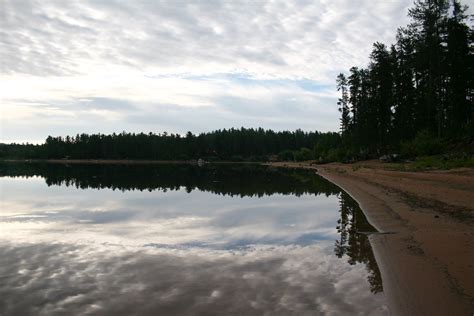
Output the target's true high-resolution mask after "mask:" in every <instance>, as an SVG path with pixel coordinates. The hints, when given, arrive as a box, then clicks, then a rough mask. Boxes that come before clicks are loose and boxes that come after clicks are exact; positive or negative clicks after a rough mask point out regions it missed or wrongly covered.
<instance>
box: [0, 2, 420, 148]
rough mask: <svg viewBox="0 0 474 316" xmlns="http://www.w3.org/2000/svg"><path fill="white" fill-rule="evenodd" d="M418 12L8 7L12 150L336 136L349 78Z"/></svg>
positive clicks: (0, 38)
mask: <svg viewBox="0 0 474 316" xmlns="http://www.w3.org/2000/svg"><path fill="white" fill-rule="evenodd" d="M411 3H412V0H379V1H374V0H315V1H286V0H284V1H268V2H264V1H181V0H176V1H172V0H167V1H151V0H149V1H112V0H103V1H96V0H94V1H59V0H58V1H22V0H11V1H9V0H0V31H1V33H0V64H1V73H0V93H1V116H2V117H1V135H0V136H1V137H0V141H2V142H11V141H17V142H22V141H29V142H42V141H44V139H45V138H46V136H47V135H67V134H70V135H72V134H76V133H83V132H86V133H96V132H101V133H112V132H121V131H123V130H125V131H130V132H141V131H143V132H150V131H151V132H163V131H167V132H169V133H170V132H172V133H184V132H186V131H188V130H190V131H192V132H194V133H198V132H203V131H210V130H214V129H219V128H230V127H241V126H244V127H259V126H261V127H264V128H272V129H275V130H294V129H296V128H301V129H303V130H320V131H336V130H337V128H338V117H339V114H338V112H337V105H336V99H337V92H336V89H335V77H336V75H337V73H339V72H341V71H346V70H347V69H348V68H349V67H351V66H352V65H359V66H364V65H366V63H367V61H368V54H369V53H370V50H371V47H372V43H373V42H375V41H377V40H378V41H382V42H385V43H391V42H393V41H394V37H395V30H396V28H397V27H399V26H403V25H406V24H407V22H408V19H407V17H406V14H407V10H408V7H409V6H410V5H411Z"/></svg>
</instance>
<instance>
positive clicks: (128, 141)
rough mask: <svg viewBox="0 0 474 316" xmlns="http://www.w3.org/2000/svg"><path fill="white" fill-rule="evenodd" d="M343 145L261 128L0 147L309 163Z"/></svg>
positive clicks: (30, 153) (0, 154) (39, 154)
mask: <svg viewBox="0 0 474 316" xmlns="http://www.w3.org/2000/svg"><path fill="white" fill-rule="evenodd" d="M340 144H341V137H340V135H339V134H338V133H335V132H329V133H319V132H304V131H302V130H296V131H294V132H289V131H283V132H274V131H272V130H264V129H263V128H259V129H252V128H250V129H246V128H241V129H234V128H231V129H228V130H227V129H223V130H217V131H213V132H209V133H201V134H199V135H194V134H193V133H191V132H188V133H187V134H186V135H185V136H181V135H180V134H167V133H166V132H165V133H162V134H154V133H149V134H144V133H139V134H134V133H126V132H123V133H120V134H111V135H104V134H92V135H88V134H81V135H76V136H73V137H70V136H66V137H61V136H59V137H51V136H49V137H48V138H47V139H46V141H45V143H44V144H41V145H32V144H24V145H20V144H9V145H0V158H16V159H131V160H192V159H204V160H206V161H220V160H226V161H229V160H231V161H243V160H247V161H267V160H269V159H270V160H271V159H274V160H300V161H302V160H310V159H315V158H316V153H319V155H320V156H324V157H328V158H329V159H333V160H334V159H335V157H333V158H331V155H335V154H336V153H337V151H336V148H339V147H340Z"/></svg>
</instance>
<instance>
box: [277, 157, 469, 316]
mask: <svg viewBox="0 0 474 316" xmlns="http://www.w3.org/2000/svg"><path fill="white" fill-rule="evenodd" d="M271 165H273V166H280V167H283V166H284V167H296V168H308V169H314V170H316V171H317V173H318V174H319V175H321V176H323V177H324V178H326V179H328V180H330V181H332V182H333V183H335V184H337V185H339V186H340V187H341V188H343V189H344V190H345V191H346V192H348V193H349V194H350V195H351V196H352V197H353V198H354V199H356V200H357V201H358V202H359V204H360V206H361V208H362V209H363V211H364V213H365V214H366V216H367V218H368V219H369V221H370V222H371V223H372V224H373V225H374V226H375V227H376V228H377V229H378V230H379V232H380V233H378V234H372V235H370V241H371V244H372V247H373V249H374V252H375V255H376V259H377V262H378V264H379V267H380V269H381V272H382V279H383V286H384V292H385V294H386V295H387V299H388V302H389V306H390V310H391V312H392V314H394V315H472V314H473V312H474V170H473V169H456V170H449V171H423V172H405V171H393V170H387V169H386V166H385V165H384V164H381V163H379V162H377V161H370V162H364V163H359V164H327V165H309V164H307V163H272V164H271Z"/></svg>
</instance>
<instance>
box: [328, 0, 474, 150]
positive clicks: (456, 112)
mask: <svg viewBox="0 0 474 316" xmlns="http://www.w3.org/2000/svg"><path fill="white" fill-rule="evenodd" d="M465 11H466V7H465V6H462V5H461V4H460V2H459V1H458V0H454V1H452V2H451V1H447V0H416V1H415V3H414V6H413V8H411V9H410V10H409V17H410V18H411V19H412V23H411V24H409V25H408V26H407V27H405V28H400V29H399V30H398V33H397V42H396V44H395V45H392V46H391V47H390V49H388V48H387V47H386V46H385V45H384V44H381V43H375V44H374V47H373V50H372V53H371V54H370V63H369V66H368V67H367V68H366V69H360V68H357V67H352V68H351V69H350V71H349V72H350V75H349V77H348V79H347V80H346V79H345V76H344V75H343V74H340V75H338V77H337V87H338V90H339V91H340V92H341V97H340V99H339V101H338V106H339V110H340V111H341V112H342V115H341V135H342V137H343V140H342V141H343V144H344V148H345V149H344V151H345V157H346V158H347V157H348V156H350V155H354V158H363V157H364V156H377V155H380V154H383V153H389V152H398V151H400V150H402V151H404V152H405V153H407V155H410V156H411V155H425V154H436V153H438V152H440V151H442V150H443V146H442V144H443V143H446V142H449V141H455V142H458V143H459V142H462V143H470V142H472V141H473V136H474V135H473V134H474V132H473V127H474V124H473V121H474V104H473V100H474V85H473V79H474V54H473V38H474V36H473V34H474V33H473V30H472V28H470V27H469V26H468V25H467V24H466V21H467V16H466V15H465V14H464V12H465ZM417 135H418V136H417ZM415 137H416V138H415ZM401 144H403V145H401ZM343 156H344V155H343Z"/></svg>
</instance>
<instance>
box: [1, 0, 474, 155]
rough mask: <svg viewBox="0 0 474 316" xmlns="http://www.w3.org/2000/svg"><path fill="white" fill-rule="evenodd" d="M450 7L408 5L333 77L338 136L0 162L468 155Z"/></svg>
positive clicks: (105, 145)
mask: <svg viewBox="0 0 474 316" xmlns="http://www.w3.org/2000/svg"><path fill="white" fill-rule="evenodd" d="M466 12H467V6H465V5H463V4H461V3H460V2H459V1H458V0H416V1H415V2H414V4H413V7H412V8H411V9H409V11H408V16H409V18H410V19H411V22H410V24H408V25H407V26H405V27H400V28H399V29H398V30H397V33H396V34H397V35H396V42H395V43H394V44H392V45H390V46H387V45H385V44H383V43H379V42H376V43H375V44H374V45H373V50H372V52H371V54H370V56H369V57H370V58H369V60H370V62H369V64H368V66H367V67H365V68H361V67H358V66H354V67H352V68H350V69H349V71H348V73H347V74H344V73H341V74H339V75H338V76H337V80H336V82H337V89H338V91H339V93H340V97H339V99H338V102H337V105H338V109H339V111H340V112H341V117H340V131H339V132H338V133H336V132H326V133H321V132H317V131H315V132H304V131H302V130H296V131H293V132H291V131H272V130H265V129H263V128H257V129H253V128H243V127H242V128H240V129H234V128H230V129H222V130H216V131H213V132H207V133H201V134H198V135H195V134H193V133H191V132H188V133H187V134H186V135H180V134H168V133H166V132H164V133H162V134H155V133H148V134H145V133H138V134H135V133H127V132H122V133H119V134H115V133H114V134H111V135H104V134H92V135H89V134H80V135H79V134H78V135H75V136H66V137H61V136H57V137H52V136H49V137H48V138H47V139H46V141H45V143H44V144H41V145H32V144H0V159H145V160H192V159H199V158H202V159H205V160H207V161H220V160H225V161H275V160H280V161H287V160H291V161H293V160H294V161H302V160H317V161H318V162H329V161H356V160H363V159H369V158H379V157H380V156H382V155H387V154H388V155H393V156H394V155H395V154H396V156H399V157H406V158H413V157H420V156H428V155H438V154H446V153H450V154H452V153H455V154H461V155H463V157H471V158H470V159H472V155H473V154H474V104H473V100H474V86H473V82H474V54H473V49H474V47H473V38H474V32H473V30H472V27H471V26H469V25H468V24H467V23H468V18H469V16H468V15H467V14H466Z"/></svg>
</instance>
